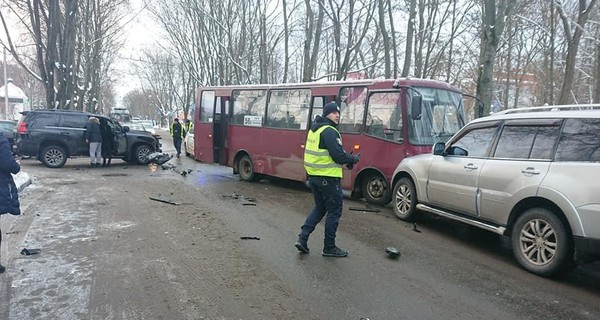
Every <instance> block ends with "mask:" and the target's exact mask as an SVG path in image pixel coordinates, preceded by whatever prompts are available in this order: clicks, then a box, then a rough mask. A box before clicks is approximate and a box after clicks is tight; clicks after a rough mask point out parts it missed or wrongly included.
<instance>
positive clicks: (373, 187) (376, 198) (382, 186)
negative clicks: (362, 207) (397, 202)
mask: <svg viewBox="0 0 600 320" xmlns="http://www.w3.org/2000/svg"><path fill="white" fill-rule="evenodd" d="M389 193H390V191H389V187H388V184H387V181H386V180H385V177H383V176H382V175H381V174H379V173H371V174H369V175H367V176H366V177H365V178H364V179H363V180H362V195H363V197H364V198H365V200H367V202H369V203H374V204H379V205H385V204H387V203H388V202H390V196H389Z"/></svg>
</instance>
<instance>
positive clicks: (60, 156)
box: [40, 145, 67, 168]
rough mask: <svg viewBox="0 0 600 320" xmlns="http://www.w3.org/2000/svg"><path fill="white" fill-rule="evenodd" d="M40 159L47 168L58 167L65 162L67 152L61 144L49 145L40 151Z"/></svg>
mask: <svg viewBox="0 0 600 320" xmlns="http://www.w3.org/2000/svg"><path fill="white" fill-rule="evenodd" d="M40 161H41V162H42V163H43V164H44V165H45V166H46V167H48V168H60V167H62V166H64V165H65V163H66V162H67V153H66V151H65V149H64V148H63V147H61V146H56V145H50V146H47V147H45V148H44V149H42V152H40Z"/></svg>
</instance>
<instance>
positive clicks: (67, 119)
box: [58, 113, 89, 156]
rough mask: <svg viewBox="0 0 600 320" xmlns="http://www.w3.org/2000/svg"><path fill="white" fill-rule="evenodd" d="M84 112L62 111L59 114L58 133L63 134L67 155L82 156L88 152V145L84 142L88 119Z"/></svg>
mask: <svg viewBox="0 0 600 320" xmlns="http://www.w3.org/2000/svg"><path fill="white" fill-rule="evenodd" d="M88 118H89V117H88V115H86V114H77V113H73V114H69V113H62V114H61V115H60V126H59V128H58V134H59V135H61V136H63V138H62V140H63V141H65V144H66V146H67V148H68V149H69V150H68V151H67V152H68V153H69V155H75V156H84V155H88V154H89V146H88V144H87V143H85V124H86V123H87V121H88Z"/></svg>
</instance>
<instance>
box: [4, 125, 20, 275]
mask: <svg viewBox="0 0 600 320" xmlns="http://www.w3.org/2000/svg"><path fill="white" fill-rule="evenodd" d="M19 171H21V166H20V165H19V163H18V162H17V161H16V160H15V158H14V157H13V154H12V150H11V147H10V143H9V142H8V139H6V137H4V136H3V135H1V134H0V216H2V215H3V214H6V213H9V214H12V215H15V216H18V215H20V214H21V206H20V204H19V195H18V192H17V185H16V184H15V181H14V179H13V177H12V175H11V174H16V173H18V172H19ZM0 252H2V230H0ZM5 270H6V268H5V267H4V266H2V257H1V256H0V273H3V272H4V271H5Z"/></svg>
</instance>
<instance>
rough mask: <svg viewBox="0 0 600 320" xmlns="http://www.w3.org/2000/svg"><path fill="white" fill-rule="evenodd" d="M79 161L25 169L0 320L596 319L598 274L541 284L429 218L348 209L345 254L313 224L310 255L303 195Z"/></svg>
mask: <svg viewBox="0 0 600 320" xmlns="http://www.w3.org/2000/svg"><path fill="white" fill-rule="evenodd" d="M163 145H164V149H165V150H166V151H167V152H172V151H173V148H172V146H171V145H170V142H169V141H168V139H163ZM87 163H88V159H71V160H69V161H68V162H67V165H66V166H65V167H64V168H61V169H53V170H52V169H47V168H44V167H43V166H42V165H41V164H40V163H39V162H37V161H35V160H23V161H22V165H23V168H24V170H26V171H27V172H28V173H29V174H30V176H31V177H32V179H33V184H32V185H31V186H29V187H27V188H26V189H25V190H24V192H23V193H22V194H21V196H22V208H23V211H24V212H25V215H24V216H21V217H19V218H12V217H6V216H2V219H1V221H0V223H1V225H2V231H3V233H4V235H3V244H2V263H3V264H4V265H6V266H7V271H6V273H4V274H2V275H0V289H1V291H0V302H1V303H0V319H8V320H17V319H18V320H20V319H361V318H363V319H371V320H374V319H599V318H600V306H599V304H598V301H600V299H599V298H600V264H599V263H595V264H590V265H585V266H582V267H579V268H577V269H575V270H574V271H573V272H571V273H569V274H568V275H566V276H564V277H561V278H559V279H545V278H541V277H538V276H535V275H533V274H530V273H528V272H526V271H524V270H522V269H521V268H519V266H518V265H517V263H516V261H515V260H514V259H513V257H512V255H511V254H510V248H509V246H510V243H509V241H508V240H507V239H504V238H502V237H499V236H497V235H494V234H491V233H487V232H484V231H480V230H478V229H475V228H472V227H468V226H463V225H460V224H456V223H453V222H449V221H446V220H443V219H440V218H436V217H434V216H429V215H425V216H424V217H423V219H422V220H421V221H420V222H419V223H418V225H417V230H418V231H420V232H416V231H415V230H414V228H415V227H414V226H413V225H412V224H407V223H404V222H402V221H400V220H398V219H396V218H395V217H394V215H393V212H392V210H391V208H387V207H386V208H381V207H376V208H378V209H380V212H367V211H354V210H349V208H350V207H366V205H365V204H364V203H363V202H360V201H351V200H346V202H345V204H344V205H345V209H344V214H343V217H342V221H341V223H340V228H339V231H338V245H339V246H341V247H343V248H345V249H348V250H349V251H350V256H349V257H348V258H342V259H336V258H325V257H322V256H321V255H320V251H321V248H322V241H323V228H322V226H319V227H318V228H317V229H316V230H315V232H314V233H313V236H312V237H311V239H310V241H309V246H310V248H311V253H310V254H308V255H303V254H299V253H298V251H297V250H296V249H295V248H294V246H293V244H294V242H295V240H296V235H297V234H298V232H299V228H300V226H301V225H302V222H303V221H304V218H305V216H306V214H307V213H308V211H309V210H310V207H311V204H312V197H311V195H310V192H309V191H308V190H307V189H306V188H305V187H304V186H303V185H302V184H298V183H293V182H289V181H281V180H263V181H261V182H259V183H246V182H242V181H239V179H238V178H237V177H236V176H233V175H232V171H231V169H229V168H225V167H221V166H216V165H210V164H203V163H199V162H196V161H194V160H192V159H190V158H181V159H172V160H171V161H170V163H171V164H173V165H174V166H176V167H175V168H174V169H169V170H163V169H162V168H160V167H158V168H155V167H151V166H135V165H128V164H126V163H124V162H121V161H120V160H116V161H115V162H114V165H113V166H111V167H110V168H97V169H89V168H87V166H86V165H87ZM188 169H189V170H190V171H191V172H190V173H189V174H187V175H186V176H182V175H181V174H180V172H182V171H186V170H188ZM150 197H153V198H157V199H161V200H167V201H171V202H175V203H177V205H172V204H168V203H164V202H159V201H154V200H151V199H150ZM248 199H250V200H255V201H254V202H252V201H249V200H248ZM241 237H257V238H259V239H260V240H256V239H248V240H243V239H241ZM387 246H393V247H395V248H397V249H398V250H399V251H400V252H401V257H400V258H399V259H397V260H395V259H390V258H388V256H387V255H386V254H385V252H384V248H385V247H387ZM22 248H30V249H32V248H34V249H40V250H41V252H40V253H39V254H37V255H31V256H26V255H21V254H20V253H19V252H20V251H21V249H22Z"/></svg>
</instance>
